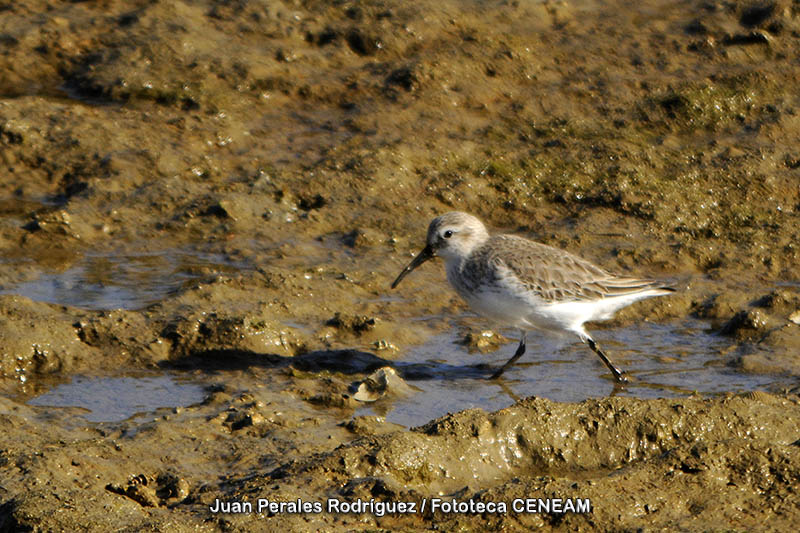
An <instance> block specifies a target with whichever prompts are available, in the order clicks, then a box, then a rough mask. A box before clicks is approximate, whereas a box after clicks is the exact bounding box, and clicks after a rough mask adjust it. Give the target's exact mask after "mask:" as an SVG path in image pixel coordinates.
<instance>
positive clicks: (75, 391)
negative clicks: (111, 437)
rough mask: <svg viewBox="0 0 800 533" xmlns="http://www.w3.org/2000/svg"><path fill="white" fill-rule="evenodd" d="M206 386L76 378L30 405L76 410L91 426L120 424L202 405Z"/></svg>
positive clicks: (163, 378) (170, 379)
mask: <svg viewBox="0 0 800 533" xmlns="http://www.w3.org/2000/svg"><path fill="white" fill-rule="evenodd" d="M205 396H206V389H205V386H204V385H202V384H199V383H196V382H189V381H185V380H182V379H180V378H178V377H175V376H171V375H168V374H162V375H148V376H136V377H133V376H131V377H86V376H75V377H73V378H72V379H71V380H70V381H69V382H67V383H62V384H61V385H57V386H56V387H53V388H52V389H50V390H49V391H47V392H45V393H44V394H41V395H39V396H37V397H35V398H32V399H31V400H29V401H28V404H29V405H34V406H47V407H77V408H80V409H84V410H85V412H83V413H81V415H80V416H82V417H83V418H85V419H86V420H87V421H89V422H121V421H123V420H127V419H128V418H130V417H132V416H134V415H137V414H143V413H148V412H152V411H155V410H157V409H159V408H162V407H185V406H187V405H192V404H194V403H198V402H200V401H202V400H203V399H204V398H205Z"/></svg>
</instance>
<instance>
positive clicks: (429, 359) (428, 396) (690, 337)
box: [357, 320, 780, 427]
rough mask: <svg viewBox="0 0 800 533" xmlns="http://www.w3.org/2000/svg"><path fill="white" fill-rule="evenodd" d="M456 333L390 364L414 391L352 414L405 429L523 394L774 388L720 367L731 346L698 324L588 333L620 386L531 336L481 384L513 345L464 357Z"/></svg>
mask: <svg viewBox="0 0 800 533" xmlns="http://www.w3.org/2000/svg"><path fill="white" fill-rule="evenodd" d="M457 331H458V328H453V329H452V330H451V331H449V332H447V333H444V334H442V335H439V336H436V337H434V338H433V339H431V341H429V342H428V343H426V344H424V345H422V346H419V347H416V348H413V349H411V350H409V352H408V354H407V356H406V357H404V358H402V360H401V361H399V362H398V364H397V369H398V371H399V372H400V373H401V374H402V375H403V376H404V377H405V379H407V380H408V382H409V383H410V384H411V385H413V386H415V387H417V388H418V389H420V391H419V392H418V393H416V394H414V395H412V396H409V397H407V398H402V399H397V400H394V401H383V402H382V401H379V402H376V404H372V405H368V406H365V407H363V408H361V409H360V410H359V412H358V413H357V414H379V415H382V416H385V417H386V419H387V421H391V422H395V423H398V424H402V425H404V426H408V427H413V426H418V425H421V424H424V423H426V422H427V421H428V420H430V419H432V418H436V417H439V416H442V415H444V414H447V413H449V412H456V411H461V410H463V409H467V408H471V407H480V408H481V409H484V410H486V411H493V410H496V409H501V408H504V407H507V406H509V405H511V404H513V403H514V402H515V401H516V400H518V399H521V398H525V397H528V396H538V397H544V398H548V399H550V400H554V401H559V402H580V401H583V400H586V399H589V398H602V397H606V396H631V397H637V398H669V397H681V396H687V395H690V394H692V393H694V392H697V393H699V394H704V395H706V394H707V395H714V394H721V393H727V392H733V393H735V392H743V391H752V390H765V389H767V388H769V387H770V386H774V385H775V384H776V383H779V382H780V381H779V380H780V378H779V377H776V376H774V375H759V374H745V373H741V372H738V371H736V369H734V368H731V367H729V366H727V365H726V364H725V361H724V360H723V359H724V357H723V352H724V351H726V350H727V349H728V348H729V347H730V345H731V341H730V340H729V339H727V338H725V337H720V336H719V335H716V334H713V333H710V332H708V331H707V325H706V324H705V323H704V322H701V321H698V320H688V321H680V322H670V323H652V322H644V323H639V324H635V325H631V326H628V327H624V328H613V329H606V330H595V331H594V332H593V336H594V338H595V339H596V340H597V342H598V344H599V345H600V346H601V347H603V348H604V349H605V350H606V352H607V353H608V355H609V357H610V358H611V360H612V361H613V362H614V363H615V364H616V365H617V366H618V367H620V368H621V369H623V370H624V371H625V372H627V373H628V375H629V376H631V377H632V378H633V379H632V381H631V383H628V384H626V385H625V386H624V387H618V386H616V385H615V383H614V381H613V380H612V378H611V374H610V373H609V372H608V370H607V368H606V367H605V366H604V365H603V363H602V362H601V361H600V359H599V358H598V357H597V356H596V355H595V354H594V353H593V352H592V351H591V350H589V348H588V347H586V346H584V345H583V344H582V343H580V342H575V343H567V344H563V345H559V344H557V343H555V342H553V341H551V340H549V339H542V338H538V337H536V336H535V335H533V334H529V335H528V345H527V350H526V353H525V355H524V356H523V357H522V359H520V361H519V362H518V363H517V364H516V365H515V366H513V367H511V368H510V369H509V370H507V371H506V373H505V374H504V375H503V378H502V379H500V380H489V379H487V377H488V376H490V375H491V373H492V371H493V369H494V368H496V367H497V366H499V365H502V364H503V363H504V362H506V361H507V360H508V359H509V358H510V357H511V356H512V355H513V353H514V350H515V349H516V342H513V343H510V344H507V345H504V346H502V347H501V348H500V349H499V350H497V351H495V352H492V353H488V354H481V353H478V352H476V353H469V352H468V350H467V349H466V347H464V346H462V345H460V344H457V341H459V340H460V336H459V334H458V333H457ZM508 336H509V337H513V332H508ZM484 365H488V366H484Z"/></svg>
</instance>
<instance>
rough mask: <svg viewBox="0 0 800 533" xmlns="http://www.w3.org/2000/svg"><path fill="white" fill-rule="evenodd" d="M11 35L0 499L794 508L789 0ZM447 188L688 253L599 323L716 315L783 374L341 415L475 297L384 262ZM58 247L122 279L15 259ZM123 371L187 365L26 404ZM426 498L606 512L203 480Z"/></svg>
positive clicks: (112, 519)
mask: <svg viewBox="0 0 800 533" xmlns="http://www.w3.org/2000/svg"><path fill="white" fill-rule="evenodd" d="M0 51H1V53H0V160H1V161H2V167H1V168H0V172H2V175H1V176H0V251H1V252H2V261H0V288H2V293H3V295H1V296H0V376H2V379H0V388H2V392H3V395H2V397H0V402H1V403H2V410H0V426H2V431H0V531H81V530H86V531H89V530H93V531H94V530H96V531H111V530H114V531H139V530H160V531H189V530H192V531H206V530H207V531H262V530H264V529H277V528H278V527H281V528H284V529H287V530H290V531H314V530H320V531H332V530H335V531H350V530H371V531H375V530H409V531H411V530H430V529H438V530H446V531H456V530H474V529H476V528H482V529H488V530H509V531H514V530H525V529H528V528H532V527H543V528H547V529H570V530H582V531H589V530H645V529H653V530H676V529H679V530H690V531H707V530H723V529H724V530H753V529H762V528H764V527H768V529H770V530H786V531H790V530H791V531H793V530H795V528H796V524H797V523H798V520H800V495H798V491H800V447H799V445H798V443H800V405H798V389H797V386H796V384H797V377H798V376H800V313H799V312H798V311H800V148H798V147H800V95H799V94H798V92H797V91H796V85H797V83H796V80H797V79H798V78H800V6H798V5H797V4H796V3H795V2H790V1H788V0H779V1H759V0H756V1H754V2H733V1H731V2H705V1H702V2H701V1H693V0H692V1H684V2H678V3H675V2H664V1H656V0H646V1H644V2H635V3H630V2H622V1H616V2H615V1H608V2H600V1H592V0H588V1H581V2H517V1H508V2H494V1H490V2H460V1H449V0H441V1H437V2H425V1H418V2H397V3H392V2H367V3H360V2H344V1H343V2H319V1H308V2H303V1H298V2H266V1H248V0H230V1H219V2H214V1H202V0H198V1H186V2H166V1H159V0H142V1H138V2H119V1H115V0H107V1H99V2H48V1H38V0H23V1H20V2H6V3H2V4H0ZM454 209H457V210H463V211H468V212H472V213H474V214H476V215H478V216H480V217H481V218H483V219H484V220H485V221H486V222H487V223H488V224H489V225H490V226H492V227H494V228H498V229H502V230H504V231H509V232H517V233H521V234H524V235H527V236H530V237H532V238H535V239H537V240H539V241H541V242H545V243H548V244H551V245H554V246H559V247H562V248H566V249H568V250H570V251H573V252H576V253H579V254H581V255H583V256H584V257H587V258H589V259H591V260H593V261H595V262H597V263H599V264H601V265H603V266H605V267H606V268H608V269H610V270H614V271H619V272H626V273H631V274H635V275H650V276H655V277H660V278H664V279H668V280H670V281H672V282H674V283H675V284H676V285H677V286H679V287H680V289H681V290H680V291H679V292H678V293H677V294H676V295H675V296H673V297H670V298H663V299H658V300H656V301H650V302H645V303H642V304H639V305H637V306H634V307H631V308H628V309H626V310H625V311H624V312H622V313H620V314H619V315H618V317H617V318H616V319H615V320H614V321H612V322H610V323H607V325H608V326H618V325H624V324H630V323H632V322H635V321H637V320H642V319H647V320H651V321H659V320H680V319H683V318H687V317H693V318H697V319H701V320H703V321H705V322H706V324H707V327H708V328H710V329H712V330H713V331H714V332H715V333H716V334H719V335H721V336H724V337H725V338H727V339H729V341H730V349H729V350H726V351H725V353H724V354H723V356H724V357H725V358H726V364H728V365H730V367H731V369H733V370H734V371H736V372H741V373H743V374H748V373H758V374H776V375H781V376H783V377H784V378H785V379H786V380H788V383H789V386H787V387H782V388H781V389H780V390H771V391H770V392H761V391H754V392H750V393H745V394H729V395H718V396H714V397H700V396H690V397H683V398H670V399H660V400H641V399H635V398H605V399H602V398H601V399H594V400H587V401H585V402H583V403H580V404H560V403H554V402H551V401H549V400H547V399H543V398H538V399H537V398H528V399H524V400H520V401H519V402H518V403H516V404H515V405H513V406H511V407H509V408H507V409H503V410H500V411H498V412H494V413H487V412H484V411H483V410H480V409H471V410H466V411H462V412H458V413H455V414H451V415H448V416H445V417H442V418H438V419H435V420H427V419H425V420H419V422H418V425H417V427H414V428H405V427H402V426H397V425H395V424H391V423H389V422H387V421H386V420H385V419H383V418H381V417H375V416H354V410H355V409H356V407H357V406H358V405H359V401H358V400H357V399H354V397H353V390H354V389H353V384H354V383H356V384H357V383H358V382H360V381H362V380H364V379H365V378H366V377H367V376H369V375H370V374H371V373H372V372H374V371H375V370H377V369H379V368H382V367H386V366H391V365H392V363H393V362H394V361H397V360H400V359H402V357H403V354H404V351H405V350H407V349H408V348H409V347H411V346H415V345H419V344H421V343H424V342H425V340H426V339H428V338H430V337H431V336H432V335H433V334H435V333H437V332H440V331H443V330H445V329H446V328H448V327H450V323H449V321H448V318H447V317H451V316H454V315H458V314H459V313H462V312H464V311H465V308H464V305H463V304H462V303H461V302H460V301H459V300H458V299H457V297H456V296H455V295H454V294H453V293H452V292H451V291H450V290H448V289H447V287H446V286H445V282H444V279H443V274H442V272H441V268H439V267H436V266H434V265H432V266H426V267H425V268H422V269H420V270H419V271H418V272H415V274H414V276H410V277H409V278H408V279H407V281H405V282H404V284H403V286H401V287H400V289H398V291H397V292H392V293H390V292H389V290H388V286H389V284H390V282H391V280H392V279H393V278H394V276H395V275H396V274H397V273H398V271H399V269H400V268H401V267H402V266H403V265H404V264H405V263H406V262H407V261H408V260H409V259H410V257H411V254H412V253H414V252H416V251H417V250H418V249H419V247H420V246H421V244H422V239H423V235H424V231H425V227H426V225H427V222H428V220H429V219H430V218H431V217H432V216H434V215H435V214H438V213H441V212H444V211H449V210H454ZM198 257H201V258H205V259H203V260H198V259H197V258H198ZM87 265H88V266H87ZM130 265H135V266H141V265H144V266H146V267H147V268H144V266H142V268H141V269H139V268H131V267H130ZM72 272H79V273H82V274H80V276H79V278H80V279H79V280H78V283H77V288H76V289H75V290H79V289H80V287H81V284H83V285H87V284H94V285H98V286H103V285H107V284H109V283H112V282H113V281H114V280H115V279H117V278H118V277H120V276H123V275H124V276H128V277H130V280H131V286H133V287H134V289H137V288H138V289H140V290H133V291H132V292H131V293H130V294H128V295H127V296H126V298H128V299H127V300H126V299H123V300H121V301H120V302H118V303H119V305H115V302H112V304H111V305H107V306H106V305H103V306H99V305H92V304H91V302H90V303H88V304H87V303H86V302H84V301H81V300H79V299H72V300H70V299H69V298H66V299H62V300H61V301H57V302H55V303H53V302H48V301H43V300H46V299H37V298H33V299H32V298H29V297H26V296H23V295H21V294H19V290H18V289H17V288H18V287H21V286H24V284H25V283H29V282H35V281H36V280H37V279H38V278H40V277H41V276H42V275H43V273H44V274H46V275H49V276H56V277H57V276H59V275H62V274H65V273H72ZM81 276H82V277H81ZM94 285H93V286H94ZM151 289H152V290H151ZM148 291H149V292H148ZM67 293H69V291H67ZM420 317H427V319H426V320H419V318H420ZM141 369H162V370H171V371H176V372H180V373H185V374H187V375H194V376H199V377H201V378H202V379H203V380H205V381H206V382H207V383H208V386H207V394H206V399H205V400H204V401H203V402H202V403H201V404H196V405H192V406H189V407H179V408H175V409H165V410H161V411H158V412H157V413H156V414H154V415H152V416H150V417H149V419H148V420H147V421H146V422H142V420H141V418H139V419H137V420H128V421H124V422H118V423H97V424H91V423H87V422H86V420H85V419H84V418H82V417H81V416H80V413H79V412H78V411H75V410H69V409H60V410H59V409H52V408H42V407H32V406H29V405H27V404H26V402H27V400H28V399H30V398H31V397H32V396H33V395H35V394H37V393H39V392H42V391H43V390H46V389H47V388H49V387H51V386H52V385H53V384H54V383H59V382H63V381H65V380H68V379H69V377H70V376H72V375H77V374H81V375H117V374H119V373H123V372H125V371H127V370H141ZM384 376H385V375H384ZM792 383H794V386H792ZM381 401H383V400H381ZM431 497H445V498H446V499H448V501H450V500H452V499H453V498H455V499H458V500H460V501H469V500H470V499H473V500H474V501H479V500H480V501H485V502H489V501H492V502H500V501H504V502H509V504H510V502H511V501H513V500H514V499H517V498H522V499H524V498H545V497H561V498H590V499H591V502H592V512H591V513H588V514H587V513H583V514H582V513H566V514H562V513H516V512H508V513H505V514H492V513H478V514H457V513H456V514H449V513H443V512H438V513H433V514H432V513H431V512H430V509H428V511H427V512H425V513H411V514H388V515H385V516H382V517H379V516H376V515H375V513H362V514H335V513H328V512H319V513H316V512H305V513H300V514H291V513H288V512H278V513H261V514H258V513H242V514H235V513H212V512H211V511H210V509H209V506H211V505H213V504H214V502H215V500H217V499H219V500H223V501H226V502H234V501H237V502H244V501H250V502H256V501H257V500H258V499H259V498H262V499H263V498H266V499H269V500H271V501H286V502H289V501H295V500H297V499H298V498H301V499H303V500H304V501H306V502H325V501H326V500H327V499H328V498H340V499H343V500H348V501H354V500H356V499H358V498H361V499H365V500H369V499H371V498H374V499H377V500H381V501H387V502H390V501H409V502H410V501H413V502H418V503H419V502H421V501H422V500H423V499H424V498H428V499H430V498H431ZM765 524H766V525H767V526H765Z"/></svg>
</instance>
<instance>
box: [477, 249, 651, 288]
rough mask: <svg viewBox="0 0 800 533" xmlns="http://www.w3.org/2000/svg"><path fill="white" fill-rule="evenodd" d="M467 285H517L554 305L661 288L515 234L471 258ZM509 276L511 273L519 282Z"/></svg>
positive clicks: (480, 250)
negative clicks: (482, 283) (481, 280)
mask: <svg viewBox="0 0 800 533" xmlns="http://www.w3.org/2000/svg"><path fill="white" fill-rule="evenodd" d="M465 270H467V271H470V272H469V273H467V272H465V274H467V275H466V277H467V278H468V280H465V281H467V283H468V284H471V283H474V282H477V280H478V279H483V280H484V281H485V282H489V283H491V284H495V285H498V286H502V285H505V286H517V287H518V286H519V285H521V286H522V287H523V288H524V289H526V290H528V291H531V292H533V293H534V294H536V295H537V296H539V297H540V298H542V299H544V300H548V301H553V302H565V301H571V300H572V301H581V300H595V299H598V298H606V297H613V296H623V295H626V294H635V293H637V292H641V291H643V290H647V289H654V288H659V287H662V285H660V284H659V283H658V282H655V281H653V280H648V279H637V278H625V277H617V276H614V275H613V274H610V273H609V272H606V271H605V270H603V269H602V268H600V267H598V266H596V265H593V264H592V263H590V262H589V261H586V260H584V259H581V258H580V257H577V256H575V255H572V254H571V253H569V252H565V251H564V250H559V249H558V248H553V247H551V246H547V245H544V244H540V243H537V242H533V241H529V240H527V239H524V238H522V237H516V236H514V235H498V236H495V237H492V238H490V239H489V240H488V241H487V242H486V243H485V244H484V245H482V246H481V247H480V248H479V249H478V250H476V251H475V252H474V253H473V254H472V256H471V257H470V258H469V260H468V265H466V269H465ZM504 274H505V275H506V278H508V274H511V275H512V276H513V278H515V279H503V278H504Z"/></svg>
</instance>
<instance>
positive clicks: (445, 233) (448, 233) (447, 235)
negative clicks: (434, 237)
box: [442, 230, 453, 239]
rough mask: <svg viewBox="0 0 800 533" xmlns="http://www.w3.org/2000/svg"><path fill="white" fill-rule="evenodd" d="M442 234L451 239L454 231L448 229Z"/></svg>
mask: <svg viewBox="0 0 800 533" xmlns="http://www.w3.org/2000/svg"><path fill="white" fill-rule="evenodd" d="M442 236H444V238H445V239H449V238H450V237H452V236H453V232H452V231H450V230H447V231H445V232H444V233H442Z"/></svg>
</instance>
